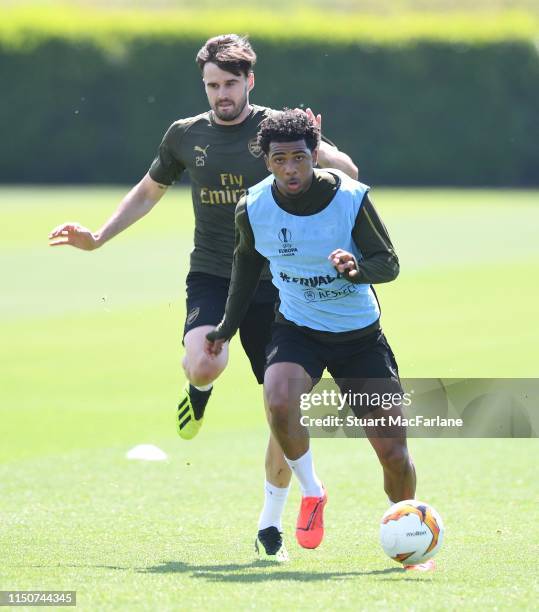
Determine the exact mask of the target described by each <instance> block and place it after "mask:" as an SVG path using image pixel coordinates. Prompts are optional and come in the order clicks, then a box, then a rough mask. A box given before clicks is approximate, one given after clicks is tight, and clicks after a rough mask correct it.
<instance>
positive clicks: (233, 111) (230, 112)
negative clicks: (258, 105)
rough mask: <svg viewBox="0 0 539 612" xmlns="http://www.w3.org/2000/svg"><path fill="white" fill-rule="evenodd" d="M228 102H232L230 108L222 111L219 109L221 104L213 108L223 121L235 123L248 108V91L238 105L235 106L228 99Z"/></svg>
mask: <svg viewBox="0 0 539 612" xmlns="http://www.w3.org/2000/svg"><path fill="white" fill-rule="evenodd" d="M227 102H230V104H231V106H230V108H227V110H222V109H220V108H219V104H216V105H215V106H214V107H213V112H214V113H215V114H216V115H217V117H218V118H219V119H221V121H234V119H236V118H237V117H239V116H240V115H241V114H242V113H243V110H244V108H245V107H246V106H247V91H245V93H244V95H243V97H242V99H241V100H240V101H239V102H238V103H237V104H234V102H232V100H229V99H227Z"/></svg>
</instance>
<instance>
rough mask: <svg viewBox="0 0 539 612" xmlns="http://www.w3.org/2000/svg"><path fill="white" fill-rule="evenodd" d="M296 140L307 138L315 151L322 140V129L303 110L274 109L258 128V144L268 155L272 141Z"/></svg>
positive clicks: (308, 143)
mask: <svg viewBox="0 0 539 612" xmlns="http://www.w3.org/2000/svg"><path fill="white" fill-rule="evenodd" d="M295 140H305V144H306V145H307V147H309V150H310V151H314V150H315V149H316V147H317V146H318V144H319V142H320V129H319V128H318V126H317V125H315V124H314V123H313V122H312V121H311V120H310V119H309V117H307V114H306V113H304V112H303V111H301V110H291V109H285V110H282V111H274V112H273V113H271V114H270V115H269V116H268V117H266V119H264V121H262V123H261V124H260V127H259V128H258V144H259V146H260V148H261V149H262V151H264V153H265V154H266V155H267V154H268V153H269V148H270V143H272V142H294V141H295Z"/></svg>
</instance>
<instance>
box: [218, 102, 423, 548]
mask: <svg viewBox="0 0 539 612" xmlns="http://www.w3.org/2000/svg"><path fill="white" fill-rule="evenodd" d="M258 142H259V144H260V147H261V149H262V150H263V151H264V155H265V159H266V163H267V165H268V169H269V170H270V171H271V172H272V174H273V176H270V177H268V178H267V179H265V180H263V181H262V182H260V183H258V185H255V186H254V187H252V188H250V189H249V191H248V194H247V195H246V196H245V197H243V198H242V199H241V200H240V202H239V203H238V207H237V209H236V246H235V251H234V262H233V267H232V278H231V283H230V289H229V294H228V300H227V303H226V308H225V316H224V318H223V320H222V321H221V323H220V324H219V325H218V326H217V328H216V329H215V331H213V332H211V333H210V334H208V336H207V344H206V351H207V352H208V354H209V355H213V356H216V357H217V356H219V355H220V352H221V347H222V345H223V343H224V342H226V341H228V340H229V339H230V338H231V337H232V336H233V335H234V333H235V332H236V330H237V329H238V327H239V326H240V324H241V321H242V320H243V317H244V313H245V304H248V303H249V300H250V298H251V296H252V295H253V294H254V293H255V291H256V287H257V284H258V281H259V277H260V274H261V271H262V270H263V268H264V265H265V262H266V261H269V265H270V270H271V273H272V277H273V283H274V285H275V286H276V287H277V289H278V290H279V300H280V301H279V303H278V304H279V305H278V310H277V312H276V317H275V322H274V325H273V329H272V338H271V342H270V344H269V345H268V347H267V357H266V370H265V378H264V391H265V397H266V409H267V415H268V420H269V423H270V427H271V430H272V432H273V434H274V436H275V438H276V439H277V440H278V442H279V444H280V445H281V448H282V449H283V451H284V454H285V456H286V460H287V462H288V464H289V465H290V467H291V469H292V471H293V472H294V473H295V475H296V476H297V478H298V480H299V484H300V487H301V490H302V503H301V509H300V513H299V516H298V521H297V525H296V538H297V540H298V542H299V544H300V545H301V546H303V547H305V548H316V547H317V546H318V545H319V544H320V542H321V541H322V538H323V533H324V528H323V511H324V506H325V504H326V501H327V493H326V491H325V488H324V486H323V485H322V483H321V482H320V480H319V478H318V476H317V474H316V471H315V469H314V465H313V459H312V456H311V451H310V450H309V435H308V431H307V429H306V428H304V427H302V426H301V425H300V398H301V396H302V394H304V393H309V392H310V391H311V389H312V387H313V386H314V384H315V383H316V381H317V380H318V379H319V378H320V377H321V376H322V373H323V371H324V369H326V368H327V369H328V371H329V372H330V374H331V375H332V377H333V378H334V379H335V381H336V382H337V384H338V385H339V387H340V390H341V392H342V393H343V394H344V393H350V392H351V393H357V392H365V391H367V392H372V391H377V392H390V393H400V392H402V391H401V386H400V381H399V377H398V369H397V364H396V361H395V357H394V355H393V352H392V350H391V348H390V346H389V344H388V342H387V340H386V338H385V336H384V334H383V333H382V330H381V327H380V321H379V319H380V308H379V305H378V301H377V298H376V295H375V293H374V291H373V289H372V284H374V283H383V282H389V281H391V280H393V279H395V278H396V276H397V275H398V272H399V263H398V259H397V255H396V254H395V251H394V249H393V246H392V244H391V241H390V239H389V236H388V234H387V231H386V229H385V227H384V225H383V223H382V221H381V220H380V218H379V216H378V215H377V213H376V210H375V209H374V207H373V205H372V203H371V201H370V198H369V188H368V187H367V186H366V185H363V184H361V183H359V182H357V181H355V180H353V179H351V178H349V177H348V176H347V175H346V174H344V173H343V172H341V171H339V170H334V169H328V170H317V169H314V166H315V164H316V161H317V155H318V146H319V142H320V134H319V130H318V128H317V126H316V125H314V124H313V123H312V122H311V121H309V119H308V117H307V116H306V115H305V113H302V112H301V111H300V112H298V111H291V110H289V111H282V112H275V113H273V114H272V115H270V116H269V117H268V118H267V119H266V120H265V121H264V122H263V123H262V124H261V126H260V130H259V135H258ZM373 384H374V388H373V386H372V385H373ZM352 409H354V410H355V411H357V407H355V408H354V407H353V406H352ZM382 414H383V415H385V416H386V418H387V417H388V416H389V415H392V416H396V415H398V414H401V409H400V407H398V406H395V407H392V408H391V409H389V410H382V409H380V408H375V409H374V410H373V411H372V412H370V413H369V416H373V417H378V416H381V415H382ZM356 416H365V414H364V413H363V414H361V415H359V414H357V412H356ZM366 434H367V436H368V438H369V440H370V443H371V445H372V446H373V448H374V450H375V452H376V454H377V456H378V458H379V460H380V463H381V465H382V470H383V476H384V488H385V491H386V494H387V496H388V497H389V499H390V500H391V501H393V502H397V501H400V500H403V499H409V498H413V497H414V493H415V470H414V466H413V463H412V460H411V458H410V455H409V453H408V449H407V443H406V431H405V430H404V429H403V428H393V429H392V430H391V431H388V430H387V429H384V430H382V429H381V428H378V427H369V428H367V429H366Z"/></svg>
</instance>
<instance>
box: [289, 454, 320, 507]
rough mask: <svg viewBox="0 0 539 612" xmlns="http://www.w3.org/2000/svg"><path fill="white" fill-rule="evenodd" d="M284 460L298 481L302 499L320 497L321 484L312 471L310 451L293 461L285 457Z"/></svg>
mask: <svg viewBox="0 0 539 612" xmlns="http://www.w3.org/2000/svg"><path fill="white" fill-rule="evenodd" d="M285 459H286V462H287V463H288V465H289V466H290V468H291V470H292V471H293V472H294V474H295V475H296V476H297V478H298V480H299V485H300V487H301V493H302V494H303V497H322V495H323V494H324V491H323V489H322V483H321V482H320V479H319V478H318V476H317V475H316V472H315V471H314V465H313V456H312V454H311V449H309V450H308V451H307V452H306V453H305V454H304V455H303V456H302V457H300V458H299V459H294V460H293V461H292V460H291V459H288V458H286V457H285Z"/></svg>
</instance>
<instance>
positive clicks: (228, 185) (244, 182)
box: [49, 34, 357, 559]
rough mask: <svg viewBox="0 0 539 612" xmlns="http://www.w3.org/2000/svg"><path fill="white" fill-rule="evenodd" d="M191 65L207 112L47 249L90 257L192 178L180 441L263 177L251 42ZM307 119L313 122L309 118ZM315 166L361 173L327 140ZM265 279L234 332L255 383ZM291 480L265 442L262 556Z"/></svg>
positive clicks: (267, 311)
mask: <svg viewBox="0 0 539 612" xmlns="http://www.w3.org/2000/svg"><path fill="white" fill-rule="evenodd" d="M196 61H197V63H198V65H199V67H200V69H201V72H202V79H203V83H204V87H205V90H206V95H207V98H208V103H209V106H210V110H209V111H207V112H204V113H202V114H200V115H197V116H195V117H189V118H186V119H180V120H178V121H175V122H174V123H173V124H172V125H171V126H170V128H169V129H168V131H167V132H166V134H165V135H164V137H163V140H162V142H161V145H160V146H159V150H158V153H157V156H156V158H155V159H154V161H153V163H152V165H151V167H150V169H149V171H148V173H147V174H146V175H145V176H144V178H143V179H142V180H141V181H140V183H138V184H137V185H136V186H135V187H134V188H133V189H132V190H131V191H130V192H129V194H128V195H127V196H126V197H125V198H124V200H123V201H122V202H121V203H120V205H119V207H118V209H117V210H116V212H115V213H114V214H113V215H112V217H111V218H110V219H109V220H108V221H107V222H106V223H105V224H104V225H103V227H102V228H101V229H100V230H99V231H98V232H96V233H94V232H92V231H91V230H89V229H87V228H85V227H83V226H81V225H79V224H78V223H64V224H62V225H60V226H58V227H57V228H56V229H55V230H53V231H52V232H51V234H50V235H49V238H50V241H51V242H50V243H51V245H52V246H58V245H71V246H74V247H77V248H80V249H84V250H88V251H90V250H94V249H96V248H98V247H101V246H102V245H103V244H105V243H106V242H107V241H109V240H110V239H111V238H113V237H114V236H116V235H117V234H119V233H120V232H122V231H124V230H125V229H127V228H128V227H129V226H130V225H132V224H133V223H135V222H136V221H138V220H139V219H141V218H142V217H143V216H144V215H146V214H147V213H148V212H149V211H150V210H151V209H152V208H153V207H154V206H155V205H156V204H157V202H159V200H160V199H161V197H162V196H163V195H164V193H165V192H166V191H167V189H168V188H169V186H171V185H172V184H173V183H174V182H175V181H177V180H178V179H179V178H180V176H181V175H182V174H183V173H187V174H188V175H189V178H190V181H191V195H192V200H193V210H194V216H195V232H194V248H193V250H192V252H191V258H190V266H189V273H188V275H187V280H186V284H187V309H186V320H185V325H184V330H183V343H184V346H185V357H184V360H183V368H184V370H185V373H186V375H187V382H186V384H185V386H184V388H183V391H182V395H181V397H180V401H179V403H178V408H177V412H176V427H177V431H178V434H179V436H180V437H182V438H183V439H186V440H189V439H192V438H193V437H195V436H196V435H197V434H198V432H199V430H200V427H201V426H202V423H203V418H204V413H205V408H206V404H207V402H208V400H209V397H210V394H211V391H212V385H213V382H214V380H215V379H216V378H217V377H218V376H219V375H220V374H221V373H222V372H223V370H224V369H225V367H226V364H227V361H228V347H227V346H225V347H224V348H223V350H222V352H221V354H220V356H219V357H218V358H212V359H210V358H209V357H208V356H207V355H206V353H205V351H204V343H205V338H206V334H207V333H208V332H209V331H210V330H212V329H213V328H214V327H215V325H216V324H217V323H218V322H219V321H220V320H221V318H222V316H223V312H224V307H225V302H226V297H227V293H228V285H229V282H230V272H231V269H232V254H233V250H234V211H235V208H236V204H237V202H238V200H239V199H240V197H241V196H243V195H244V194H245V193H246V191H247V188H248V187H250V186H252V185H255V184H256V183H258V182H259V181H261V180H262V179H264V178H265V177H266V176H267V175H268V170H267V167H266V164H265V162H264V157H263V154H262V151H261V149H260V147H259V146H258V142H257V131H258V127H259V125H260V123H261V122H262V121H263V120H264V119H265V118H266V117H267V115H268V112H269V110H270V109H268V108H266V107H262V106H256V105H253V104H250V103H249V94H250V92H251V90H252V89H253V87H254V73H253V66H254V64H255V62H256V54H255V52H254V51H253V48H252V47H251V45H250V43H249V42H248V40H247V39H245V38H243V37H240V36H237V35H235V34H227V35H222V36H216V37H215V38H211V39H210V40H208V41H207V42H206V43H205V44H204V45H203V46H202V48H201V49H200V51H199V53H198V55H197V58H196ZM310 116H311V118H312V119H314V116H313V115H312V113H310ZM317 119H318V121H320V118H319V117H318V118H317ZM319 163H320V164H321V165H323V166H335V165H337V166H338V167H339V168H341V169H342V170H344V171H345V172H348V173H350V175H352V176H357V168H356V167H355V166H354V164H353V163H352V161H351V160H350V158H349V157H348V156H347V155H346V154H344V153H342V152H341V151H339V150H338V149H337V148H336V147H334V146H331V145H330V144H328V143H323V144H322V146H321V156H320V159H319ZM270 278H271V275H270V273H269V270H268V269H267V267H266V268H265V269H263V270H262V271H261V280H260V283H259V286H258V289H257V291H256V292H255V293H254V294H253V296H252V299H251V300H250V304H249V306H248V308H247V311H246V313H245V317H244V318H243V321H242V324H241V326H240V340H241V343H242V345H243V348H244V350H245V353H246V355H247V357H248V358H249V360H250V363H251V367H252V369H253V372H254V374H255V377H256V378H257V380H258V382H259V383H260V384H262V382H263V377H264V362H265V347H266V345H267V343H268V342H269V340H270V337H271V324H272V321H273V316H274V305H275V299H276V296H277V291H276V289H275V287H274V286H273V285H272V283H271V281H270ZM290 478H291V474H290V470H289V467H288V465H287V463H286V462H285V460H284V457H283V453H282V450H281V448H280V447H279V444H278V443H277V442H276V441H275V439H274V438H273V437H272V436H270V441H269V444H268V449H267V454H266V482H265V486H264V495H265V501H264V507H263V510H262V513H261V515H260V519H259V525H258V526H259V531H261V532H262V540H261V541H262V544H263V546H264V551H265V552H266V553H268V555H269V556H270V558H274V559H275V558H278V559H280V558H285V557H286V552H285V550H284V547H283V545H282V541H281V536H280V533H279V530H280V524H281V514H282V511H283V508H284V504H285V501H286V497H287V494H288V486H289V482H290ZM264 551H262V552H264Z"/></svg>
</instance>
